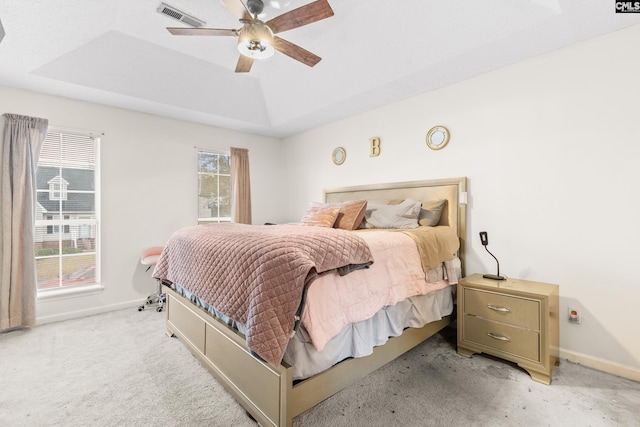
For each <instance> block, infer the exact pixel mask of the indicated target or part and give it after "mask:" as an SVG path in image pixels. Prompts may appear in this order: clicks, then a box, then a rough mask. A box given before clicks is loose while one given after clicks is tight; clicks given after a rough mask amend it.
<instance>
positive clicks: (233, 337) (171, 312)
mask: <svg viewBox="0 0 640 427" xmlns="http://www.w3.org/2000/svg"><path fill="white" fill-rule="evenodd" d="M466 191H467V190H466V178H464V177H463V178H452V179H439V180H428V181H412V182H404V183H393V184H379V185H368V186H357V187H342V188H331V189H326V190H325V191H324V199H325V200H324V201H325V203H334V204H337V203H341V202H346V201H350V200H371V201H372V200H405V199H412V200H417V201H420V202H425V203H426V202H430V201H435V200H446V203H444V205H443V209H442V214H441V215H440V219H439V222H438V224H437V227H435V228H439V227H442V228H449V229H451V230H453V231H454V233H455V236H456V237H457V239H458V243H459V249H458V252H457V258H456V259H458V260H460V264H461V265H460V268H461V269H463V268H464V248H465V233H466V200H467V192H466ZM249 227H250V226H249ZM256 227H258V228H260V227H261V228H262V229H265V228H268V226H256ZM298 227H299V226H298ZM309 228H314V229H315V228H320V227H309ZM271 230H276V228H275V227H274V228H271V229H268V230H265V232H267V233H272V231H271ZM275 232H276V231H273V233H275ZM352 233H356V234H357V233H360V235H362V234H361V233H366V231H364V232H360V231H356V232H347V234H352ZM320 237H323V235H322V234H320ZM314 239H315V237H314ZM365 240H366V239H365ZM366 261H367V254H366V253H365V254H364V255H362V256H361V257H360V258H358V259H356V261H355V262H354V263H353V264H354V265H355V266H356V267H355V268H354V270H359V269H360V268H361V267H362V266H365V267H366V266H367V265H368V263H367V262H366ZM423 262H424V260H423ZM374 265H376V263H375V260H374V262H373V265H372V266H371V269H373V266H374ZM247 270H249V269H247ZM331 271H332V272H333V270H331ZM346 273H349V271H347V272H346ZM331 274H333V273H331ZM356 274H360V273H359V272H353V273H349V274H347V275H346V276H345V277H349V276H355V275H356ZM462 274H463V270H462V271H461V272H460V275H462ZM155 275H156V272H154V276H155ZM315 281H316V282H317V281H319V279H317V278H316V280H315ZM176 283H177V282H176ZM311 285H315V284H314V283H311ZM303 288H304V289H307V290H309V294H311V289H312V288H311V287H309V286H308V283H305V284H304V286H303ZM451 288H452V287H451V286H449V287H448V288H445V289H439V290H438V292H439V293H438V295H446V293H447V292H451ZM166 292H167V309H166V313H167V321H166V332H167V334H168V335H169V336H177V337H178V338H179V339H180V340H181V341H182V342H183V343H184V344H185V346H186V347H187V348H188V349H189V350H190V351H191V352H192V353H193V354H194V355H195V357H196V358H197V359H199V360H200V362H202V363H203V365H204V366H205V367H207V369H208V370H209V371H210V372H211V373H212V374H213V375H214V376H215V377H216V378H217V379H218V380H219V381H220V382H221V383H222V384H223V385H224V387H225V388H226V389H227V390H228V391H229V392H230V393H231V394H232V395H233V396H234V397H235V399H236V400H237V401H238V402H239V403H240V404H241V405H242V406H243V407H244V408H245V410H246V411H247V412H248V413H249V414H250V415H251V416H252V417H253V418H255V419H256V421H257V422H259V423H260V425H262V426H265V427H266V426H291V425H292V423H293V418H294V417H296V416H297V415H299V414H301V413H303V412H304V411H306V410H307V409H309V408H311V407H313V406H314V405H316V404H317V403H319V402H321V401H322V400H324V399H326V398H328V397H329V396H331V395H333V394H335V393H337V392H338V391H340V390H342V389H344V388H346V387H348V386H349V385H351V384H353V383H354V382H356V381H358V380H359V379H361V378H363V377H365V376H366V375H367V374H369V373H370V372H373V371H374V370H376V369H378V368H379V367H381V366H383V365H385V364H386V363H388V362H389V361H391V360H393V359H395V358H396V357H398V356H399V355H401V354H403V353H405V352H406V351H408V350H410V349H411V348H413V347H415V346H416V345H418V344H420V343H421V342H422V341H424V340H426V339H427V338H429V337H430V336H432V335H433V334H435V333H437V332H438V331H440V330H441V329H442V328H444V327H446V326H447V325H448V324H449V323H450V322H451V321H452V315H451V313H447V314H446V315H444V316H442V317H441V318H440V316H439V315H438V316H437V317H438V319H435V320H433V321H429V323H426V324H425V325H424V326H421V327H409V328H406V329H404V330H401V331H400V332H399V335H398V336H394V337H392V338H388V340H386V339H387V338H386V337H385V340H386V342H385V343H384V344H382V345H378V346H375V347H374V348H372V349H371V351H370V352H367V353H370V354H368V355H365V356H363V357H347V358H346V359H345V358H344V354H337V355H335V356H332V357H333V358H334V359H331V358H329V359H328V361H324V362H323V363H325V365H326V366H321V367H319V368H318V367H314V368H311V369H312V370H311V371H302V372H303V373H300V372H301V371H299V370H296V369H295V368H296V366H297V364H298V363H300V364H302V361H301V359H300V358H297V357H293V356H291V354H297V353H298V352H299V351H300V348H304V347H305V345H306V347H310V346H309V345H308V343H307V344H305V339H306V338H305V334H304V328H299V326H298V325H297V324H296V325H295V326H294V328H295V329H294V330H296V331H298V330H301V332H300V333H297V334H294V335H293V337H294V338H296V339H288V341H287V343H286V344H287V345H286V348H285V349H282V348H281V347H282V345H280V347H278V351H280V350H282V353H283V354H284V357H283V359H284V360H283V361H282V362H280V363H277V364H276V363H274V360H280V359H279V358H278V357H275V356H274V357H270V356H271V355H272V353H270V352H269V351H266V352H265V351H262V349H261V351H260V353H257V354H256V351H255V348H260V347H257V344H255V345H254V343H256V342H257V341H255V340H254V341H250V339H249V337H250V335H249V334H248V333H247V330H243V329H242V328H238V327H237V326H238V325H235V324H234V322H232V321H230V320H229V318H226V316H225V315H224V313H219V312H217V311H215V310H212V307H207V306H204V307H203V304H196V303H194V301H196V302H199V301H197V299H198V298H197V297H196V296H194V295H192V294H190V293H189V291H185V289H184V288H182V287H181V286H177V287H176V286H173V287H168V288H167V289H166ZM434 294H435V292H434ZM428 296H429V295H424V297H425V298H426V297H428ZM296 298H297V297H296ZM308 298H309V297H308V295H307V294H306V293H304V294H303V295H302V298H301V299H302V301H305V302H306V299H308ZM448 298H451V297H450V296H449V297H448ZM294 300H295V299H294ZM300 307H302V305H300ZM305 307H306V305H305ZM297 308H299V307H297ZM386 308H387V307H385V309H386ZM249 311H251V312H252V313H253V312H255V311H256V309H251V310H249ZM295 314H296V319H298V320H299V321H300V322H301V321H302V320H300V317H302V316H303V314H304V312H303V311H302V312H301V311H299V310H298V311H296V313H295ZM382 316H384V314H383V315H382ZM244 320H245V321H247V323H248V324H250V323H251V321H250V320H247V319H244ZM240 326H246V325H244V322H241V325H240ZM288 327H290V325H288V326H287V328H288ZM349 328H350V326H348V325H347V326H345V328H344V329H345V330H347V329H349ZM241 331H242V332H244V333H241ZM262 335H264V334H262ZM389 335H392V334H389ZM300 337H302V338H300ZM307 338H308V337H307ZM338 340H339V339H338ZM276 341H277V340H276ZM248 342H250V343H251V346H249V345H248V344H247V343H248ZM295 342H297V344H295ZM326 344H327V346H330V345H331V340H327V343H326ZM295 345H298V349H295V347H294V346H295ZM333 348H334V349H335V346H334V347H333ZM311 350H312V353H313V352H316V353H320V354H324V353H325V352H327V350H324V349H323V350H321V351H316V350H314V349H311ZM287 352H289V355H288V356H287ZM338 353H340V352H338ZM276 354H277V355H279V354H280V353H277V352H276ZM260 356H265V357H260ZM347 356H349V355H347ZM292 358H293V360H295V362H293V366H292V364H290V363H287V360H291V359H292ZM343 359H344V360H343ZM337 362H339V363H337ZM304 372H306V373H304ZM309 372H310V373H309Z"/></svg>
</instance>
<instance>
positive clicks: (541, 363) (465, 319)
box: [457, 274, 560, 384]
mask: <svg viewBox="0 0 640 427" xmlns="http://www.w3.org/2000/svg"><path fill="white" fill-rule="evenodd" d="M457 298H458V354H460V355H462V356H467V357H470V356H471V355H472V354H473V353H487V354H491V355H493V356H496V357H500V358H502V359H505V360H510V361H512V362H515V363H517V364H518V366H520V367H521V368H523V369H525V370H526V371H527V372H529V375H531V378H532V379H533V380H535V381H538V382H541V383H544V384H551V372H552V371H553V369H554V368H555V366H556V365H557V364H558V347H559V326H560V325H559V324H558V305H559V301H558V300H559V290H558V285H551V284H548V283H542V282H532V281H527V280H519V279H507V280H491V279H485V278H483V277H482V275H481V274H473V275H471V276H468V277H465V278H463V279H460V281H459V283H458V297H457Z"/></svg>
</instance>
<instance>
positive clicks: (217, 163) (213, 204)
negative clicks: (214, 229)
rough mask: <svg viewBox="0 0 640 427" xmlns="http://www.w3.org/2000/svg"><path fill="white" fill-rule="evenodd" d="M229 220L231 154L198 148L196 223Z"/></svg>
mask: <svg viewBox="0 0 640 427" xmlns="http://www.w3.org/2000/svg"><path fill="white" fill-rule="evenodd" d="M208 222H231V155H229V154H223V153H215V152H208V151H202V150H198V224H203V223H208Z"/></svg>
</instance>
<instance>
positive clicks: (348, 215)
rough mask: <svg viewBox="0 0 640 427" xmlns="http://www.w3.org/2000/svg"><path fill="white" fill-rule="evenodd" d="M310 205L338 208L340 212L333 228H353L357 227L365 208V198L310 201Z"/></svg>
mask: <svg viewBox="0 0 640 427" xmlns="http://www.w3.org/2000/svg"><path fill="white" fill-rule="evenodd" d="M311 207H322V208H340V213H339V214H338V218H337V219H336V222H335V223H334V224H333V228H342V229H343V230H355V229H357V228H358V226H359V225H360V223H361V222H362V219H363V218H364V213H365V211H366V210H367V201H366V200H352V201H349V202H342V203H312V204H311Z"/></svg>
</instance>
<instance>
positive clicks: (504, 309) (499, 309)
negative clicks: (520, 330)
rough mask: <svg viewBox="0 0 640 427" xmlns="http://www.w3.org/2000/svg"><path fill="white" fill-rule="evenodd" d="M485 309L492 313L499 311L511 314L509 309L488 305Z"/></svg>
mask: <svg viewBox="0 0 640 427" xmlns="http://www.w3.org/2000/svg"><path fill="white" fill-rule="evenodd" d="M487 308H488V309H490V310H494V311H499V312H500V313H511V309H510V308H507V307H496V306H495V305H491V304H488V305H487Z"/></svg>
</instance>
